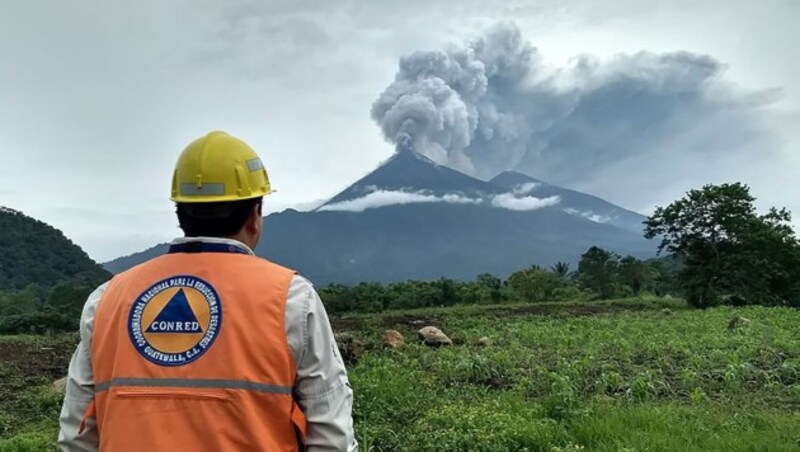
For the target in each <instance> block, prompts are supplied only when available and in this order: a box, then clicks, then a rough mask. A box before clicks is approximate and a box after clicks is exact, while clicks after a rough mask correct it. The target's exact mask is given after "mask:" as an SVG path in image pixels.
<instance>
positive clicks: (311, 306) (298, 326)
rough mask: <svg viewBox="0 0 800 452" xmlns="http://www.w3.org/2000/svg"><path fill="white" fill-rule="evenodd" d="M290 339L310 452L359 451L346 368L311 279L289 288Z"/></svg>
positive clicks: (297, 279)
mask: <svg viewBox="0 0 800 452" xmlns="http://www.w3.org/2000/svg"><path fill="white" fill-rule="evenodd" d="M286 337H287V339H288V341H289V347H290V349H291V351H292V356H293V357H294V361H295V363H296V365H297V381H296V383H295V387H294V394H295V399H296V400H297V403H298V405H300V408H302V410H303V412H304V413H305V415H306V418H307V420H308V432H307V434H306V440H305V446H306V448H307V450H308V452H323V451H324V452H329V451H347V452H354V451H357V450H358V443H357V442H356V440H355V432H354V430H353V416H352V412H353V390H352V389H351V388H350V383H349V382H348V379H347V370H346V369H345V366H344V362H343V361H342V358H341V356H340V354H339V350H338V347H337V346H336V340H335V339H334V336H333V331H332V330H331V325H330V322H329V320H328V314H327V313H326V312H325V307H324V306H323V304H322V301H321V300H320V298H319V295H318V294H317V292H316V291H315V290H314V287H313V286H312V285H311V283H310V282H309V281H308V280H306V279H305V278H302V277H300V276H295V277H294V279H293V280H292V282H291V284H290V287H289V294H288V297H287V302H286Z"/></svg>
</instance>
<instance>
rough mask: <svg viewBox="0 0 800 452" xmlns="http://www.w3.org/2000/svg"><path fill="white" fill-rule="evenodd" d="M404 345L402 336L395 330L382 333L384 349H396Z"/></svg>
mask: <svg viewBox="0 0 800 452" xmlns="http://www.w3.org/2000/svg"><path fill="white" fill-rule="evenodd" d="M403 343H404V340H403V335H402V334H400V332H399V331H397V330H386V331H384V332H383V346H384V347H386V348H397V347H400V346H402V345H403Z"/></svg>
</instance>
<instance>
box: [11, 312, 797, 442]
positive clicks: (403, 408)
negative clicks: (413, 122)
mask: <svg viewBox="0 0 800 452" xmlns="http://www.w3.org/2000/svg"><path fill="white" fill-rule="evenodd" d="M736 316H741V317H745V318H747V319H749V320H750V323H749V324H746V325H743V326H740V327H737V328H735V329H733V330H729V329H728V323H729V321H730V320H731V319H732V318H734V317H736ZM333 324H334V329H335V330H336V331H337V332H347V333H349V334H350V335H351V336H353V337H355V338H357V339H359V340H361V341H363V342H364V343H365V344H366V347H367V351H366V353H365V354H364V355H363V356H362V357H361V358H360V359H359V360H358V361H357V362H355V363H353V364H351V365H350V367H349V371H350V379H351V382H352V385H353V388H354V391H355V395H356V406H355V412H354V417H355V419H356V424H357V434H358V436H359V440H360V442H361V445H362V448H363V449H362V450H375V451H460V450H463V451H504V450H509V451H525V450H529V451H574V450H587V451H588V450H598V451H662V450H663V451H673V450H675V451H683V450H719V451H723V450H724V451H733V450H743V451H783V450H786V451H788V450H800V328H798V325H800V311H798V310H793V309H787V308H761V307H747V308H715V309H709V310H705V311H696V310H689V309H685V308H684V307H683V306H682V304H681V303H680V302H678V301H675V300H620V301H613V302H600V303H592V304H565V303H560V304H537V305H517V306H490V307H481V306H470V307H455V308H443V309H426V310H417V311H407V312H389V313H383V314H372V315H354V316H346V317H340V318H336V319H334V320H333ZM426 325H435V326H438V327H440V328H442V329H443V330H444V332H445V333H447V334H448V335H449V336H450V337H451V338H452V339H453V340H454V342H455V343H456V345H455V346H452V347H443V348H429V347H427V346H425V345H423V344H421V343H420V342H419V340H418V339H417V337H416V330H417V329H419V328H420V327H422V326H426ZM387 328H394V329H397V330H399V331H401V332H402V333H403V334H404V335H405V337H406V344H405V345H404V346H403V347H401V348H400V349H397V350H392V349H383V348H382V347H381V336H382V333H383V331H384V330H385V329H387ZM482 336H487V337H489V338H490V339H491V340H492V341H493V345H491V346H488V347H482V346H479V345H478V344H477V341H478V339H479V338H480V337H482ZM74 340H75V337H74V336H73V335H69V336H58V337H54V338H30V337H22V338H21V337H17V338H0V357H1V358H2V359H3V361H0V362H2V364H0V377H2V381H3V388H6V389H8V388H11V390H5V391H4V394H3V400H2V401H0V413H3V414H0V438H2V439H0V451H7V450H8V451H11V450H13V451H17V450H32V451H33V450H35V451H39V450H48V447H49V448H52V442H53V439H54V436H55V432H56V431H57V425H56V419H57V413H58V408H59V406H60V396H59V395H58V394H54V393H53V391H52V390H50V389H49V388H48V385H49V382H51V381H52V380H53V379H54V378H53V377H54V375H59V374H60V373H63V372H64V369H65V368H66V367H65V366H66V363H67V361H68V359H69V356H68V353H69V352H67V356H60V354H63V353H62V352H63V349H68V348H70V347H71V346H72V343H73V342H74ZM42 349H44V350H42ZM9 350H17V351H18V352H16V353H15V354H14V355H13V356H12V355H9V353H8V351H9ZM26 353H27V354H32V355H34V356H33V358H36V362H37V364H36V365H35V367H34V368H30V366H29V365H27V364H23V363H24V362H29V361H24V362H23V361H22V358H21V357H22V356H25V355H26ZM37 353H38V354H39V355H41V356H39V355H36V354H37ZM45 358H49V359H50V361H49V363H48V364H46V365H45V364H43V361H46V359H45Z"/></svg>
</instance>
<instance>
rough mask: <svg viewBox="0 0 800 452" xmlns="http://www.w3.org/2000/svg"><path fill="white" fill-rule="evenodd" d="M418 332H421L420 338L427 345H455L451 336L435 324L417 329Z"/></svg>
mask: <svg viewBox="0 0 800 452" xmlns="http://www.w3.org/2000/svg"><path fill="white" fill-rule="evenodd" d="M417 334H419V338H420V340H421V341H422V342H424V343H425V345H430V346H431V347H440V346H442V345H453V341H451V340H450V338H449V337H447V335H446V334H444V333H443V332H442V330H440V329H439V328H436V327H435V326H426V327H425V328H422V329H420V330H419V331H417Z"/></svg>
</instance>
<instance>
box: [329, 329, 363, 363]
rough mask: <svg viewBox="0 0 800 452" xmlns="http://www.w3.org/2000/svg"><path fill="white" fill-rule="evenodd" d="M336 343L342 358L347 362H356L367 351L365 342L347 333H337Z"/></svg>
mask: <svg viewBox="0 0 800 452" xmlns="http://www.w3.org/2000/svg"><path fill="white" fill-rule="evenodd" d="M336 344H337V345H338V346H339V353H341V354H342V360H344V362H345V363H347V364H355V363H356V362H357V361H358V360H359V359H360V358H361V357H362V356H363V355H364V352H366V351H367V347H366V346H365V345H364V343H363V342H361V341H360V340H358V339H356V338H354V337H353V336H351V335H350V334H347V333H344V334H339V335H336Z"/></svg>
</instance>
